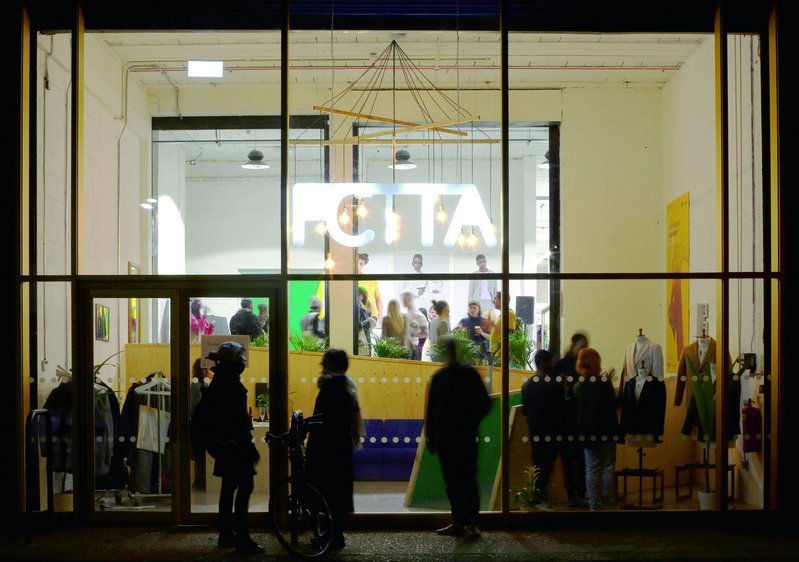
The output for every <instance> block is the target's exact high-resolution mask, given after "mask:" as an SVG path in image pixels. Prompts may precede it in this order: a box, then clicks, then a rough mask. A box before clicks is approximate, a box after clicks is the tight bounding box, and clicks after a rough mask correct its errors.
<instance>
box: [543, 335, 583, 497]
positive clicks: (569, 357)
mask: <svg viewBox="0 0 799 562" xmlns="http://www.w3.org/2000/svg"><path fill="white" fill-rule="evenodd" d="M585 347H588V336H586V335H585V334H583V333H580V332H575V333H574V334H573V335H572V337H571V346H570V347H569V350H568V351H567V352H566V355H564V356H563V358H562V359H560V360H559V361H558V362H557V363H555V368H554V369H553V370H552V376H553V377H555V381H556V382H560V384H561V385H562V386H563V418H562V424H563V427H562V429H563V441H562V442H561V446H560V460H561V463H562V464H563V483H564V485H565V487H566V493H567V494H568V497H569V500H568V504H567V505H568V506H569V507H586V503H585V455H584V454H583V449H582V447H581V446H580V444H579V443H578V441H577V438H578V435H579V433H578V429H577V402H576V400H575V399H574V385H575V384H577V381H578V379H579V375H578V374H577V355H578V354H579V353H580V350H581V349H583V348H585Z"/></svg>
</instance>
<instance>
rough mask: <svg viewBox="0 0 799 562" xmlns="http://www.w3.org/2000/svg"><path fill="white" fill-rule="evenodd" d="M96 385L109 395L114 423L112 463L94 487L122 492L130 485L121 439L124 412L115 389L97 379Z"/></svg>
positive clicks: (97, 479)
mask: <svg viewBox="0 0 799 562" xmlns="http://www.w3.org/2000/svg"><path fill="white" fill-rule="evenodd" d="M95 383H96V384H98V385H100V386H101V387H103V388H105V389H106V390H107V391H108V393H107V397H108V406H109V408H110V410H111V419H112V422H113V424H114V425H113V432H112V434H111V437H112V438H113V439H112V441H111V445H112V451H111V461H110V466H109V468H108V472H107V473H106V474H96V475H95V481H94V487H95V489H97V490H114V489H116V490H121V489H123V488H124V487H125V486H127V484H128V471H127V469H126V468H125V456H124V454H122V453H123V450H122V449H123V448H122V447H121V443H120V441H119V438H120V437H121V436H122V435H123V433H122V412H121V410H120V407H119V399H118V398H117V396H116V393H115V392H114V391H113V389H112V388H111V387H110V386H108V385H107V384H106V383H104V382H103V381H102V380H101V379H99V378H97V379H95Z"/></svg>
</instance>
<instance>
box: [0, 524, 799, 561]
mask: <svg viewBox="0 0 799 562" xmlns="http://www.w3.org/2000/svg"><path fill="white" fill-rule="evenodd" d="M254 538H255V539H256V540H258V542H260V543H261V544H262V545H264V546H265V547H266V554H264V555H241V554H236V553H235V552H234V551H232V550H223V549H219V548H217V547H216V535H215V533H214V532H213V531H212V530H211V529H209V528H206V527H181V528H152V527H149V528H145V527H83V528H73V529H58V530H51V531H47V532H41V533H39V534H37V535H35V536H34V537H33V541H32V542H31V543H30V544H25V542H24V541H23V540H21V539H18V538H17V539H11V540H5V541H4V542H5V543H6V544H5V545H4V546H3V548H2V549H0V560H90V561H95V560H97V561H100V560H102V561H107V560H113V561H115V562H126V561H134V560H135V561H168V562H172V561H185V560H235V561H249V560H259V561H263V560H275V561H281V560H292V558H291V557H290V556H289V555H287V554H286V553H285V552H284V551H283V550H282V549H281V547H280V545H279V544H278V543H277V541H276V540H275V538H274V537H273V536H271V535H269V534H268V533H265V532H261V533H255V534H254ZM329 559H330V560H341V561H358V562H360V561H372V560H375V561H377V560H380V561H382V560H386V561H397V562H406V561H407V562H417V561H418V562H432V561H438V560H442V561H444V560H446V561H449V560H452V561H461V560H463V561H516V560H519V561H521V560H544V561H549V560H569V561H570V560H747V561H753V560H799V540H797V537H796V536H795V534H791V533H790V532H789V531H784V530H783V531H780V530H774V529H764V528H753V529H749V530H747V529H746V528H745V527H744V528H740V527H739V528H736V529H733V530H727V531H724V530H717V529H716V530H702V529H699V528H696V526H694V528H690V529H688V528H686V529H628V528H623V527H619V528H613V529H610V528H606V529H593V530H583V529H580V530H541V531H522V530H518V531H516V530H514V531H508V530H502V531H499V530H489V531H485V532H484V533H483V537H482V538H481V539H478V540H473V541H469V540H465V539H454V538H450V537H439V536H436V535H435V534H434V533H432V532H429V531H397V532H390V531H353V532H349V533H347V547H346V548H345V549H344V550H342V551H339V552H337V553H335V554H334V555H332V556H330V557H329Z"/></svg>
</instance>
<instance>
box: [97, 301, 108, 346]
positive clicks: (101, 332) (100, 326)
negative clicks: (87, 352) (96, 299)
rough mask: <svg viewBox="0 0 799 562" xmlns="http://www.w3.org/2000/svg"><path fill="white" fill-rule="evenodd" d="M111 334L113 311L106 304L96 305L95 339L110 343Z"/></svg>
mask: <svg viewBox="0 0 799 562" xmlns="http://www.w3.org/2000/svg"><path fill="white" fill-rule="evenodd" d="M110 332H111V309H110V308H108V307H107V306H106V305H104V304H95V305H94V339H96V340H99V341H108V340H109V334H110Z"/></svg>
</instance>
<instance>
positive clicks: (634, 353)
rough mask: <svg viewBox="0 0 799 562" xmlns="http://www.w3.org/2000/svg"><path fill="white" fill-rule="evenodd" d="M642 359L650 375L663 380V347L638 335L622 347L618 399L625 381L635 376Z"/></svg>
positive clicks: (620, 396) (622, 391) (622, 392)
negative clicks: (622, 356)
mask: <svg viewBox="0 0 799 562" xmlns="http://www.w3.org/2000/svg"><path fill="white" fill-rule="evenodd" d="M639 340H640V341H639ZM642 361H643V363H644V367H645V368H646V369H647V371H648V372H649V374H650V375H652V376H653V377H654V378H656V379H658V380H661V381H662V380H663V348H661V347H660V344H657V343H655V342H653V341H652V340H650V339H649V338H647V337H646V336H640V337H639V338H636V341H634V342H633V343H631V344H629V345H627V347H626V348H625V349H624V361H623V363H622V367H621V376H620V380H619V390H618V397H619V400H621V398H622V395H623V394H624V387H625V385H626V382H627V381H628V380H633V379H635V377H636V376H637V373H638V368H639V367H640V366H641V362H642Z"/></svg>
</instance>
